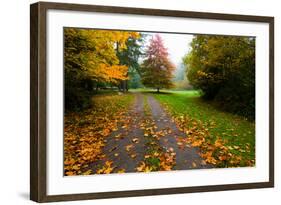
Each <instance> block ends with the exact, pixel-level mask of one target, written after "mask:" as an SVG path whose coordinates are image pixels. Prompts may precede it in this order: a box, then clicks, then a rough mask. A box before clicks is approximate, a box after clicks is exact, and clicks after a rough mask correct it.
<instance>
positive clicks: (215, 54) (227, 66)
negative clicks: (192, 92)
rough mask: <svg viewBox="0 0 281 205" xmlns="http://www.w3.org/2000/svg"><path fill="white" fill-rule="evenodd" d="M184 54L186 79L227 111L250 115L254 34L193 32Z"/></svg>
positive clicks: (251, 110) (251, 115)
mask: <svg viewBox="0 0 281 205" xmlns="http://www.w3.org/2000/svg"><path fill="white" fill-rule="evenodd" d="M191 48H192V50H191V52H190V53H188V54H187V55H186V56H185V58H184V64H185V65H186V67H187V77H188V79H189V81H190V83H191V84H192V85H193V86H194V87H195V88H198V89H201V90H202V92H203V96H204V97H205V98H206V99H213V100H215V101H217V102H219V104H220V105H221V106H222V107H224V108H226V109H227V110H229V111H233V112H235V113H238V114H241V115H244V116H247V117H250V118H254V114H255V38H251V37H237V36H214V35H196V36H195V37H194V38H193V40H192V42H191Z"/></svg>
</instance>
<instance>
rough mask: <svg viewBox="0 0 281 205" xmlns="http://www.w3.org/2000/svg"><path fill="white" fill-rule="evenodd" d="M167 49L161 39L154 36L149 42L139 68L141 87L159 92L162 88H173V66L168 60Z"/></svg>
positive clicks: (158, 36)
mask: <svg viewBox="0 0 281 205" xmlns="http://www.w3.org/2000/svg"><path fill="white" fill-rule="evenodd" d="M168 55H169V54H168V51H167V48H165V47H164V43H163V39H162V38H161V37H160V35H158V34H156V35H155V36H153V37H152V38H151V40H150V44H149V45H148V47H147V50H146V52H145V59H144V61H143V63H142V66H141V79H142V83H143V85H145V86H146V87H150V88H155V89H157V91H158V92H159V90H160V89H163V88H171V87H172V86H173V83H172V79H173V72H174V70H175V66H174V65H173V63H172V62H171V61H170V60H169V56H168Z"/></svg>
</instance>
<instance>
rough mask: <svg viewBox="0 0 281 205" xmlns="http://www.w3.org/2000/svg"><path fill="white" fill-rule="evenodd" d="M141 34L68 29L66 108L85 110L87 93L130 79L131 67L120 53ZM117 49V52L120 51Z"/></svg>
mask: <svg viewBox="0 0 281 205" xmlns="http://www.w3.org/2000/svg"><path fill="white" fill-rule="evenodd" d="M139 37H140V34H139V33H138V32H125V31H108V30H91V29H74V28H66V29H65V30H64V74H65V98H66V99H67V100H65V102H66V107H67V108H70V107H75V106H78V107H81V106H82V107H84V106H86V104H85V105H83V102H80V101H79V100H81V101H84V100H83V98H85V90H87V89H88V90H91V89H92V87H93V86H98V85H99V84H104V83H110V84H119V83H120V81H123V80H127V79H128V65H126V64H125V63H124V64H122V63H121V62H120V59H119V57H118V55H117V52H122V51H124V50H126V49H127V41H128V39H138V38H139ZM117 48H118V49H117Z"/></svg>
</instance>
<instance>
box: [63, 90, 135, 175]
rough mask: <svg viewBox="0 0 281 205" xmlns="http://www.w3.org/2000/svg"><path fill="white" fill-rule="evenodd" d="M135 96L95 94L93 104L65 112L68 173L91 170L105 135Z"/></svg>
mask: <svg viewBox="0 0 281 205" xmlns="http://www.w3.org/2000/svg"><path fill="white" fill-rule="evenodd" d="M133 99H134V96H133V95H131V94H122V95H119V94H118V93H117V92H116V93H115V94H113V93H103V94H101V95H95V96H94V97H93V98H92V106H91V108H89V109H87V110H85V111H83V112H82V111H81V112H67V113H66V114H65V116H64V171H65V175H68V176H69V175H80V174H90V173H91V170H87V166H88V164H89V163H91V162H94V161H96V160H98V159H100V157H101V156H102V148H103V147H104V145H105V138H106V137H107V136H108V135H110V133H111V132H112V131H113V130H116V129H117V123H122V121H123V120H124V119H125V117H124V116H125V114H126V112H127V110H128V108H129V107H130V105H131V104H132V102H133ZM83 170H86V171H83Z"/></svg>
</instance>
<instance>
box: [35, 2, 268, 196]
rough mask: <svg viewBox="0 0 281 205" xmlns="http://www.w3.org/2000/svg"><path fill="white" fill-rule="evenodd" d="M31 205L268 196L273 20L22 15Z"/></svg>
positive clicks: (62, 10) (103, 12)
mask: <svg viewBox="0 0 281 205" xmlns="http://www.w3.org/2000/svg"><path fill="white" fill-rule="evenodd" d="M30 14H31V16H30V17H31V18H30V23H31V24H30V42H31V47H30V49H31V50H30V63H31V87H30V95H31V105H30V109H31V111H30V119H31V140H30V143H31V144H30V145H31V146H30V147H31V153H30V160H31V167H30V172H31V173H30V174H31V177H30V180H31V181H30V192H31V194H30V197H31V200H34V201H37V202H51V201H65V200H82V199H98V198H112V197H130V196H145V195H158V194H176V193H189V192H206V191H222V190H234V189H250V188H266V187H273V186H274V81H273V80H274V18H273V17H264V16H247V15H234V14H217V13H201V12H187V11H173V10H156V9H143V8H124V7H109V6H96V5H80V4H62V3H47V2H39V3H35V4H32V5H31V13H30Z"/></svg>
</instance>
